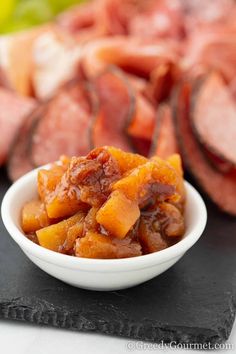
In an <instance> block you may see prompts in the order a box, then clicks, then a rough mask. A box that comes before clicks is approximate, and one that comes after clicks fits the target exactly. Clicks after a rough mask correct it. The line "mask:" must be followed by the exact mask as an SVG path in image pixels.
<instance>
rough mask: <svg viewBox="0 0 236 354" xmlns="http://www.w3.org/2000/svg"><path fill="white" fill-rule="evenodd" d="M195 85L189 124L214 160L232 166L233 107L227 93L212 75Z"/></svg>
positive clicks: (235, 160) (235, 157) (235, 143)
mask: <svg viewBox="0 0 236 354" xmlns="http://www.w3.org/2000/svg"><path fill="white" fill-rule="evenodd" d="M196 86H197V88H196V90H194V91H195V92H194V93H193V95H192V103H191V110H192V114H191V123H192V125H193V129H194V132H195V134H196V136H197V138H198V140H199V141H200V143H201V144H202V145H204V146H205V147H206V150H208V151H209V152H210V153H212V154H213V155H214V156H216V158H217V157H218V158H219V159H220V160H222V161H223V162H224V161H225V162H229V163H231V164H233V165H236V104H235V102H234V100H233V97H232V95H231V93H230V90H229V89H228V88H227V86H226V84H225V83H224V81H223V79H222V77H221V76H220V75H219V74H217V73H215V72H214V73H211V74H209V75H207V77H206V78H204V79H202V82H201V83H200V84H199V83H198V85H196Z"/></svg>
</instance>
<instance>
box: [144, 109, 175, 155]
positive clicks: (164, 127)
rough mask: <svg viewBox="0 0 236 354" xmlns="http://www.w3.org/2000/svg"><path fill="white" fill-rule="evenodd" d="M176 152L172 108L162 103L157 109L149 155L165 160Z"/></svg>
mask: <svg viewBox="0 0 236 354" xmlns="http://www.w3.org/2000/svg"><path fill="white" fill-rule="evenodd" d="M178 151H179V147H178V142H177V138H176V132H175V126H174V121H173V114H172V108H171V107H170V105H168V104H167V103H163V104H161V105H160V106H159V107H158V111H157V119H156V128H155V132H154V135H153V140H152V147H151V151H150V155H151V156H153V155H157V156H160V157H161V158H163V159H166V158H168V157H169V156H170V155H172V154H175V153H178Z"/></svg>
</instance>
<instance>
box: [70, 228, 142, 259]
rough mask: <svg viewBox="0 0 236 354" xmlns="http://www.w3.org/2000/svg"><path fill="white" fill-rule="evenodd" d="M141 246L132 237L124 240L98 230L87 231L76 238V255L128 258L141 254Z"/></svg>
mask: <svg viewBox="0 0 236 354" xmlns="http://www.w3.org/2000/svg"><path fill="white" fill-rule="evenodd" d="M141 254H142V252H141V246H140V244H139V243H138V242H137V241H133V240H132V238H131V237H125V238H124V239H122V240H119V239H116V238H113V237H111V236H106V235H101V234H99V233H96V232H91V231H90V232H87V233H86V235H85V237H82V238H78V239H77V240H76V246H75V255H76V256H77V257H85V258H97V259H99V258H100V259H101V258H103V259H104V258H107V259H112V258H126V257H135V256H140V255H141Z"/></svg>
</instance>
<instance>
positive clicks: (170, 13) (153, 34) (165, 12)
mask: <svg viewBox="0 0 236 354" xmlns="http://www.w3.org/2000/svg"><path fill="white" fill-rule="evenodd" d="M144 3H146V6H145V8H143V9H142V8H141V9H139V11H138V13H137V14H136V16H132V17H131V18H130V21H129V23H128V33H129V34H131V35H134V36H141V37H144V38H153V39H157V38H168V39H170V38H177V39H180V38H182V37H183V34H184V14H183V12H182V9H181V1H180V2H179V1H172V2H171V1H168V0H158V1H155V0H153V1H145V2H144Z"/></svg>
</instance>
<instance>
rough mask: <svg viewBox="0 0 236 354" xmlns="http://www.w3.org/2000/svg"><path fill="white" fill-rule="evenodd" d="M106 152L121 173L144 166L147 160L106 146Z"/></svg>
mask: <svg viewBox="0 0 236 354" xmlns="http://www.w3.org/2000/svg"><path fill="white" fill-rule="evenodd" d="M107 150H108V151H109V152H110V154H111V155H112V156H113V157H114V158H115V159H116V161H117V163H118V165H119V168H120V171H121V173H125V172H127V171H130V170H132V169H133V168H135V167H138V166H140V165H143V164H145V163H146V162H147V161H148V160H147V158H146V157H144V156H141V155H139V154H132V153H131V152H124V151H123V150H121V149H118V148H114V147H113V146H108V148H107Z"/></svg>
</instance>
